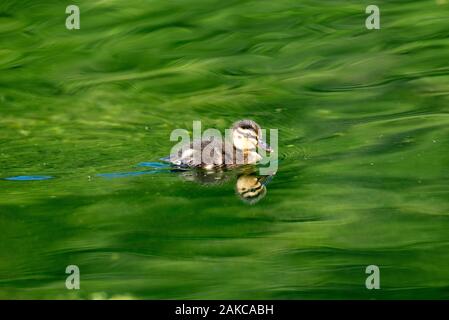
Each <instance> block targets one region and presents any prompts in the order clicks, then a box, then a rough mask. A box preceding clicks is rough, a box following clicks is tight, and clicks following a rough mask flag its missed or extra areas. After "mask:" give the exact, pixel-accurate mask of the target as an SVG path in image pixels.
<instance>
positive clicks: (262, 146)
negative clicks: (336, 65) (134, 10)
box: [257, 140, 273, 153]
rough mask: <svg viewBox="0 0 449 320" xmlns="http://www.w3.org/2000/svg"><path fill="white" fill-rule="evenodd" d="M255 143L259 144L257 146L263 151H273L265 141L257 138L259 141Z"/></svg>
mask: <svg viewBox="0 0 449 320" xmlns="http://www.w3.org/2000/svg"><path fill="white" fill-rule="evenodd" d="M257 145H258V146H259V148H261V149H263V150H265V151H268V152H270V153H271V152H273V149H271V147H270V146H269V145H268V144H267V143H266V142H265V141H262V140H259V143H258V144H257Z"/></svg>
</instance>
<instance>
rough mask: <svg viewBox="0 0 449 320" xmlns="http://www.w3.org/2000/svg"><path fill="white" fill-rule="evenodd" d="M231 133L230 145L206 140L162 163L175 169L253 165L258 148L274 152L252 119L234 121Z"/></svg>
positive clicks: (181, 150)
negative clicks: (176, 167)
mask: <svg viewBox="0 0 449 320" xmlns="http://www.w3.org/2000/svg"><path fill="white" fill-rule="evenodd" d="M230 130H231V135H230V139H231V142H226V141H225V143H221V140H220V139H215V138H214V137H209V138H206V139H202V140H201V141H196V142H195V141H194V142H193V143H190V145H188V146H183V147H181V148H180V149H179V150H177V151H176V152H174V153H173V154H171V155H170V156H169V157H166V158H163V159H161V160H164V161H167V162H170V163H171V164H173V165H175V166H178V167H197V168H203V169H206V170H210V169H217V168H223V167H224V168H227V167H235V166H240V165H248V164H256V163H257V162H259V161H260V160H261V159H262V157H261V156H260V154H259V153H257V147H259V148H261V149H263V150H265V151H267V152H272V151H273V150H272V149H271V148H270V147H269V146H268V145H267V144H266V143H265V142H264V141H263V140H262V130H261V128H260V126H259V125H258V124H257V123H256V122H254V121H253V120H240V121H237V122H235V123H234V124H233V126H232V127H231V129H230ZM218 140H220V141H218ZM229 146H230V147H229Z"/></svg>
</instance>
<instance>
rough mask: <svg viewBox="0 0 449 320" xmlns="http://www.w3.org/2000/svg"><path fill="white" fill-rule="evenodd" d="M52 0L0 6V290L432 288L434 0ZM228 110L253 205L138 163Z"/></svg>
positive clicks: (50, 295) (440, 183) (252, 294)
mask: <svg viewBox="0 0 449 320" xmlns="http://www.w3.org/2000/svg"><path fill="white" fill-rule="evenodd" d="M66 2H67V1H47V0H42V1H31V0H27V1H26V0H22V1H9V0H8V1H7V0H4V1H2V2H1V3H0V69H1V71H0V178H8V177H16V176H36V175H37V176H51V177H53V178H52V179H48V180H40V181H10V180H0V298H3V299H5V298H6V299H12V298H19V299H24V298H38V299H42V298H47V299H64V298H70V299H72V298H81V299H95V298H100V299H109V298H137V299H138V298H145V299H176V298H182V299H206V298H207V299H219V298H220V299H221V298H234V299H240V298H246V299H311V298H319V299H341V298H363V299H373V298H374V299H388V298H400V299H403V298H412V299H414V298H444V299H447V298H449V232H448V230H449V195H448V177H449V174H448V172H449V170H448V164H449V149H448V137H449V129H448V128H449V127H448V125H449V115H448V110H449V108H448V103H449V99H448V95H449V66H448V61H449V23H448V15H449V1H445V0H438V1H416V2H409V1H377V2H376V4H377V5H378V6H379V7H380V10H381V29H380V30H367V29H366V28H365V18H366V17H367V15H366V14H365V7H366V6H367V5H368V4H372V3H371V2H368V1H332V2H330V1H310V0H309V1H299V0H298V1H293V0H276V1H260V0H253V1H244V0H238V1H233V0H228V1H223V0H220V1H218V0H208V1H206V0H202V1H200V0H189V1H162V0H157V1H144V0H140V1H139V0H128V1H124V0H115V1H87V0H86V1H69V2H67V3H66ZM69 4H77V5H79V6H80V10H81V29H80V30H72V31H69V30H67V29H66V28H65V19H66V17H67V15H66V14H65V7H66V6H67V5H69ZM242 118H250V119H254V120H256V121H257V122H258V123H259V124H260V125H261V126H262V127H264V128H267V129H270V128H272V129H278V130H279V168H278V172H277V174H276V175H275V176H274V178H273V179H272V181H271V182H270V183H269V184H268V185H267V192H266V195H265V197H264V198H263V199H261V200H260V201H259V202H257V203H255V204H252V205H251V204H248V203H246V202H244V201H242V200H241V199H240V198H239V197H238V196H237V195H236V192H235V182H236V177H235V175H233V174H231V176H230V177H229V179H223V180H222V181H218V183H215V184H211V183H209V184H204V183H198V182H196V181H192V179H186V177H185V176H184V175H183V174H182V173H176V172H170V171H169V170H166V169H161V170H151V168H147V167H137V165H138V164H139V163H141V162H157V161H159V158H161V157H163V156H166V155H167V154H168V153H169V152H170V149H171V147H172V146H173V144H174V142H171V141H170V140H169V136H170V133H171V131H172V130H173V129H175V128H186V129H189V130H190V129H191V128H192V121H193V120H201V121H202V123H203V127H204V128H207V127H211V128H218V129H220V130H224V129H225V128H228V127H229V126H230V125H231V124H232V123H233V122H234V121H235V120H238V119H242ZM145 170H146V171H147V172H145V174H140V175H128V176H126V175H124V176H120V175H117V176H101V174H105V173H115V174H117V173H129V172H138V171H145ZM152 171H156V172H152ZM72 264H74V265H77V266H79V268H80V272H81V289H80V290H67V289H66V287H65V279H66V276H67V275H66V274H65V268H66V266H67V265H72ZM372 264H374V265H378V266H379V268H380V285H381V289H380V290H367V289H366V288H365V279H366V277H367V275H366V274H365V268H366V266H368V265H372Z"/></svg>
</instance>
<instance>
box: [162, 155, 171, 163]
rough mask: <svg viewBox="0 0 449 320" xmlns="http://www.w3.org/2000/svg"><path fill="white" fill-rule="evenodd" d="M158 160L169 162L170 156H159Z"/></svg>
mask: <svg viewBox="0 0 449 320" xmlns="http://www.w3.org/2000/svg"><path fill="white" fill-rule="evenodd" d="M159 160H161V161H164V162H170V156H168V157H164V158H160V159H159Z"/></svg>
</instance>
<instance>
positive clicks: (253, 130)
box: [232, 120, 273, 152]
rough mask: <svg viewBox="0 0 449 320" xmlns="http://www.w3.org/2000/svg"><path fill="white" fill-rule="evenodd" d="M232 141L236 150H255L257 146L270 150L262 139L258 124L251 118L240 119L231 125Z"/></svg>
mask: <svg viewBox="0 0 449 320" xmlns="http://www.w3.org/2000/svg"><path fill="white" fill-rule="evenodd" d="M232 141H233V143H234V146H235V148H236V149H238V150H242V151H255V150H256V148H257V147H259V148H261V149H263V150H265V151H268V152H272V151H273V150H272V149H271V148H270V147H269V146H268V145H267V144H266V143H265V142H264V141H263V139H262V130H261V129H260V126H259V125H258V124H257V123H256V122H254V121H252V120H240V121H237V122H236V123H234V125H233V126H232Z"/></svg>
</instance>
